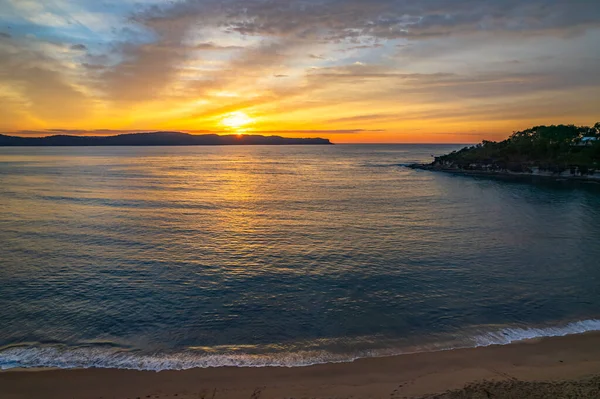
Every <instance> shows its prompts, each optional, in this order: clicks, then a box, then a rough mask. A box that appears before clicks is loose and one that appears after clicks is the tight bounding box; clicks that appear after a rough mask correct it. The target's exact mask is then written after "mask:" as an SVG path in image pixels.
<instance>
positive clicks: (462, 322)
mask: <svg viewBox="0 0 600 399" xmlns="http://www.w3.org/2000/svg"><path fill="white" fill-rule="evenodd" d="M460 147H461V146H447V145H428V146H423V145H335V146H230V147H113V148H109V147H89V148H58V147H57V148H0V368H2V369H8V368H14V367H61V368H72V367H111V368H132V369H145V370H163V369H183V368H191V367H211V366H224V365H231V366H267V365H279V366H301V365H309V364H315V363H322V362H343V361H350V360H353V359H356V358H360V357H369V356H386V355H393V354H400V353H409V352H421V351H434V350H444V349H451V348H458V347H473V346H481V345H491V344H507V343H510V342H513V341H515V340H520V339H526V338H535V337H540V336H555V335H566V334H571V333H581V332H585V331H592V330H600V241H599V238H600V189H599V188H598V185H596V184H580V183H578V184H571V183H568V182H558V183H557V182H549V181H533V182H530V181H521V180H503V179H490V178H481V177H478V178H475V177H468V176H456V175H451V174H444V173H435V172H428V171H418V170H412V169H409V168H407V167H405V165H406V164H408V163H412V162H428V161H429V160H431V159H432V158H431V156H432V155H441V154H444V153H447V152H449V151H451V150H454V149H457V148H460Z"/></svg>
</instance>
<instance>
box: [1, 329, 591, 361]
mask: <svg viewBox="0 0 600 399" xmlns="http://www.w3.org/2000/svg"><path fill="white" fill-rule="evenodd" d="M590 331H600V320H598V319H590V320H582V321H576V322H572V323H569V324H566V325H563V326H554V327H544V328H503V329H500V330H497V331H492V332H485V333H481V334H478V335H475V336H471V337H465V339H460V340H455V341H452V342H450V341H446V342H436V343H429V344H427V345H423V346H420V347H414V346H412V347H404V348H400V347H395V348H390V347H388V348H386V349H371V350H363V351H359V352H355V353H343V354H340V353H331V352H328V351H325V350H310V351H296V352H276V353H263V354H248V353H239V352H238V353H206V352H198V351H195V350H186V351H182V352H179V353H153V354H148V353H142V352H139V351H132V350H127V349H123V348H118V347H109V346H106V345H103V346H100V347H95V346H83V347H68V346H63V345H55V346H43V345H21V346H12V347H7V348H4V349H2V350H0V370H8V369H13V368H61V369H71V368H113V369H132V370H150V371H161V370H185V369H191V368H209V367H268V366H275V367H302V366H310V365H315V364H323V363H342V362H351V361H354V360H356V359H359V358H365V357H384V356H392V355H400V354H406V353H415V352H432V351H441V350H450V349H457V348H465V347H479V346H490V345H507V344H510V343H513V342H517V341H523V340H528V339H535V338H543V337H557V336H565V335H571V334H581V333H585V332H590Z"/></svg>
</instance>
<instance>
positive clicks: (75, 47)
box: [71, 44, 87, 51]
mask: <svg viewBox="0 0 600 399" xmlns="http://www.w3.org/2000/svg"><path fill="white" fill-rule="evenodd" d="M71 50H76V51H86V50H87V47H86V46H85V44H73V45H72V46H71Z"/></svg>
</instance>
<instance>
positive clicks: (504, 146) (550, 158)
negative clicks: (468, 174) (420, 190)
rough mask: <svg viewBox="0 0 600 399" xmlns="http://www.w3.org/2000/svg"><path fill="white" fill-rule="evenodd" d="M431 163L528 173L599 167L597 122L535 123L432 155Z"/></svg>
mask: <svg viewBox="0 0 600 399" xmlns="http://www.w3.org/2000/svg"><path fill="white" fill-rule="evenodd" d="M433 165H435V166H442V167H451V168H459V169H466V170H468V169H485V170H509V171H513V172H529V171H531V168H532V167H537V168H539V169H540V170H547V171H551V172H555V173H560V172H563V171H565V170H568V169H570V170H571V172H572V173H580V174H589V173H594V171H596V170H600V122H598V123H596V124H595V125H594V126H592V127H589V126H575V125H552V126H536V127H532V128H530V129H527V130H523V131H520V132H515V133H513V134H512V135H511V136H510V137H509V138H508V139H506V140H504V141H500V142H495V141H485V140H484V141H483V142H482V143H481V144H477V145H476V146H473V147H467V148H463V149H462V150H460V151H454V152H452V153H450V154H447V155H443V156H440V157H436V158H435V161H434V163H433Z"/></svg>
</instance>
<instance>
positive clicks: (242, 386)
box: [0, 332, 600, 399]
mask: <svg viewBox="0 0 600 399" xmlns="http://www.w3.org/2000/svg"><path fill="white" fill-rule="evenodd" d="M598 375H600V332H588V333H583V334H575V335H568V336H563V337H550V338H539V339H533V340H527V341H520V342H517V343H512V344H508V345H492V346H486V347H477V348H466V349H453V350H445V351H438V352H421V353H414V354H405V355H397V356H389V357H380V358H363V359H358V360H355V361H353V362H349V363H328V364H319V365H313V366H305V367H220V368H197V369H189V370H181V371H161V372H155V371H135V370H122V369H68V370H64V369H61V370H58V369H52V370H48V369H42V370H40V369H37V370H32V369H26V370H23V369H11V370H7V371H2V372H0V397H2V398H8V399H23V398H48V399H59V398H73V399H92V398H101V397H102V398H104V399H106V398H115V399H119V398H123V399H126V398H129V399H137V398H140V399H141V398H154V399H162V398H172V397H178V398H183V399H187V398H198V399H200V398H204V399H235V398H246V399H247V398H251V399H270V398H291V397H294V398H304V397H307V398H309V397H310V398H317V397H318V398H329V397H336V398H342V397H353V398H362V397H370V398H383V397H386V398H390V397H392V398H402V397H422V396H423V395H432V394H440V393H443V392H446V391H448V390H455V389H461V388H463V387H464V386H465V385H468V384H472V383H476V382H478V381H482V380H487V381H490V382H487V383H485V384H483V385H481V386H480V387H483V388H481V389H484V390H486V389H487V390H489V389H500V390H506V389H513V388H514V389H531V387H532V386H531V384H534V381H554V382H556V381H565V380H571V382H569V383H565V384H563V385H565V387H567V388H568V387H576V388H577V389H583V388H584V387H588V388H590V387H591V388H590V389H594V386H595V385H594V384H596V380H590V378H593V377H595V376H598ZM494 381H495V382H496V383H494ZM590 381H592V382H590ZM494 384H495V385H494ZM590 384H591V385H590ZM542 385H543V384H542ZM599 385H600V383H599ZM478 386H479V385H476V386H472V387H470V388H469V389H471V390H472V389H475V390H476V389H478V388H477V387H478ZM544 386H548V387H552V389H562V388H560V386H561V385H557V384H546V385H543V386H539V387H537V388H536V390H540V389H542V390H543V389H546V388H544ZM486 387H487V388H486ZM557 387H558V388H557ZM567 388H565V389H567ZM569 389H570V388H569ZM599 389H600V387H599ZM522 392H524V391H522ZM448 395H450V394H448ZM447 397H452V396H447ZM467 397H468V396H467ZM483 397H485V396H483ZM523 397H526V396H523ZM583 397H585V396H583Z"/></svg>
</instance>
